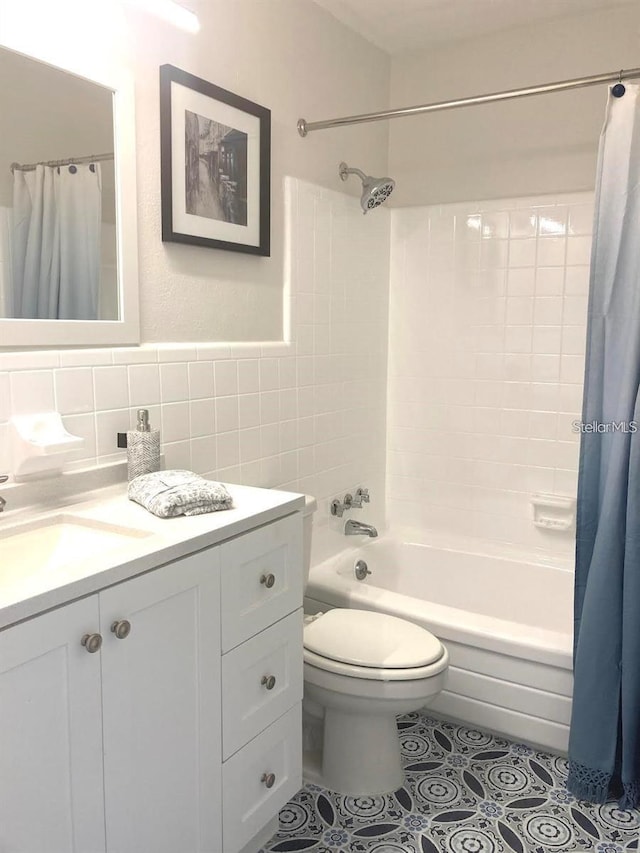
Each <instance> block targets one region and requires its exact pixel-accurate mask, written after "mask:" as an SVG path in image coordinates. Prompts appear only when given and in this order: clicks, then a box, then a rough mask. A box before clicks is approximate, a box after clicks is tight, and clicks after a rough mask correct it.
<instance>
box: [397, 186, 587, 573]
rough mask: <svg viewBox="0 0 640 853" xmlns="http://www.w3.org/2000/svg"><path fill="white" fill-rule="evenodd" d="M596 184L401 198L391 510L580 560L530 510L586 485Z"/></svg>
mask: <svg viewBox="0 0 640 853" xmlns="http://www.w3.org/2000/svg"><path fill="white" fill-rule="evenodd" d="M592 220H593V193H576V194H571V195H569V194H563V195H559V196H556V197H549V196H544V197H540V198H520V199H518V198H516V199H507V200H497V201H490V202H469V203H463V204H451V205H443V206H433V207H415V208H403V209H395V210H393V212H392V218H391V232H392V234H391V286H390V307H389V367H388V374H389V379H388V410H387V411H388V414H387V421H388V425H387V430H388V433H387V513H388V519H389V521H390V522H391V523H394V522H395V523H406V524H408V525H410V526H417V527H420V528H426V529H431V530H435V531H438V532H440V533H442V534H444V535H449V536H451V535H456V536H460V535H465V536H469V537H475V538H481V539H482V540H484V541H485V542H486V541H487V540H489V541H492V542H495V543H502V544H504V543H507V542H508V543H510V544H512V545H515V546H516V547H519V548H522V549H523V550H526V551H528V552H531V551H538V552H541V553H545V552H546V553H548V554H552V555H554V557H556V558H558V557H560V556H563V557H564V558H565V559H566V561H567V562H569V561H570V559H571V556H572V551H573V535H572V534H571V533H569V534H558V533H552V532H547V531H542V530H539V529H537V528H535V527H534V526H533V524H532V509H531V506H530V497H531V495H532V494H533V493H535V492H552V493H556V494H559V495H575V493H576V486H577V463H578V447H579V442H578V438H579V436H578V434H576V433H574V432H572V421H573V420H575V419H578V418H579V417H580V411H581V407H582V382H583V371H584V347H585V331H586V316H587V291H588V281H589V260H590V249H591V231H592Z"/></svg>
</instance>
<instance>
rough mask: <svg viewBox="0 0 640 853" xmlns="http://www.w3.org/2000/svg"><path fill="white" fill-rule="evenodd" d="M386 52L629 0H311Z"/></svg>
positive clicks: (607, 6)
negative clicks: (314, 0)
mask: <svg viewBox="0 0 640 853" xmlns="http://www.w3.org/2000/svg"><path fill="white" fill-rule="evenodd" d="M316 3H317V4H318V5H320V6H322V7H324V8H325V9H327V11H329V12H331V14H332V15H334V17H336V18H338V20H339V21H342V22H343V23H344V24H346V25H347V26H348V27H351V29H353V30H355V31H356V32H358V33H360V35H362V36H364V38H366V39H367V40H368V41H370V42H373V44H375V45H377V46H378V47H380V48H382V49H383V50H385V51H386V52H387V53H390V54H398V53H404V52H406V51H411V50H419V49H420V48H424V47H428V46H430V45H434V44H438V43H442V42H447V41H453V40H456V39H464V38H471V37H473V36H479V35H487V34H488V33H493V32H497V31H499V30H508V29H511V28H513V27H521V26H527V25H528V24H531V23H533V22H535V21H541V20H545V19H547V20H548V19H550V18H562V17H567V16H569V15H577V14H580V13H584V12H589V11H593V10H596V9H611V8H614V7H616V6H626V5H630V0H316Z"/></svg>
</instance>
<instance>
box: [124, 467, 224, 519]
mask: <svg viewBox="0 0 640 853" xmlns="http://www.w3.org/2000/svg"><path fill="white" fill-rule="evenodd" d="M129 500H132V501H136V503H139V504H141V505H142V506H143V507H144V508H145V509H148V510H149V512H152V513H153V514H154V515H157V516H158V517H159V518H173V517H175V516H176V515H202V514H203V513H205V512H217V511H218V510H221V509H231V508H232V507H233V500H232V498H231V495H230V494H229V492H228V491H227V489H226V488H225V487H224V486H223V485H222V483H214V482H212V481H211V480H205V479H204V478H203V477H200V476H199V475H198V474H194V473H193V471H154V472H153V473H151V474H142V475H141V476H140V477H135V478H134V479H133V480H131V482H130V483H129Z"/></svg>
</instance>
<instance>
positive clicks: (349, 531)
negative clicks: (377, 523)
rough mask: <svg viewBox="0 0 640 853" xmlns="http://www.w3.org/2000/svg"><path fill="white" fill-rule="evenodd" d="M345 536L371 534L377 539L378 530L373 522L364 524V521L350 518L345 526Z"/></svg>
mask: <svg viewBox="0 0 640 853" xmlns="http://www.w3.org/2000/svg"><path fill="white" fill-rule="evenodd" d="M344 535H345V536H370V537H371V539H375V537H376V536H377V535H378V531H377V530H376V529H375V527H374V526H373V525H372V524H364V523H363V522H362V521H354V520H353V519H352V518H349V519H348V520H347V522H346V524H345V526H344Z"/></svg>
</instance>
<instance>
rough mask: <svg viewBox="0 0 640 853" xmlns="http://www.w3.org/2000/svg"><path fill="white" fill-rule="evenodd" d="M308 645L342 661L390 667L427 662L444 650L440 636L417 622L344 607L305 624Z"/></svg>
mask: <svg viewBox="0 0 640 853" xmlns="http://www.w3.org/2000/svg"><path fill="white" fill-rule="evenodd" d="M304 646H305V648H306V649H308V650H309V651H311V652H314V653H315V654H317V655H321V656H322V657H325V658H330V659H331V660H335V661H340V662H342V663H348V664H353V665H355V666H369V667H377V668H389V669H403V668H408V667H411V668H415V667H420V666H427V665H428V664H430V663H433V662H434V661H437V660H438V659H439V658H441V657H442V654H443V647H442V644H441V643H440V640H438V638H437V637H434V636H433V634H431V633H430V632H429V631H427V630H426V629H425V628H421V627H420V626H419V625H414V624H413V622H407V621H406V620H404V619H398V617H396V616H389V615H388V614H387V613H373V612H371V611H370V610H351V609H341V608H337V609H335V610H329V611H327V613H324V614H323V615H322V616H319V617H318V618H316V619H314V620H313V621H312V622H310V623H309V624H307V625H305V629H304Z"/></svg>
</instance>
